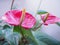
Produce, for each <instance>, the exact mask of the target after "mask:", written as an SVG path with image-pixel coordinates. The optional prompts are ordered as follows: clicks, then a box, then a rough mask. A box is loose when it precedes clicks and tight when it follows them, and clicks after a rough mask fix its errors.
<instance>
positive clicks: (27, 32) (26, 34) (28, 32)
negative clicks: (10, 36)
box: [14, 26, 38, 45]
mask: <svg viewBox="0 0 60 45" xmlns="http://www.w3.org/2000/svg"><path fill="white" fill-rule="evenodd" d="M14 32H18V33H20V34H21V33H22V34H23V35H24V37H25V38H26V39H27V38H29V39H31V40H32V42H33V43H34V44H36V45H38V43H37V41H36V40H35V37H34V36H33V34H32V32H31V30H26V29H24V28H22V27H19V26H15V27H14ZM29 39H28V41H29Z"/></svg>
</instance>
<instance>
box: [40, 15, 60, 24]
mask: <svg viewBox="0 0 60 45" xmlns="http://www.w3.org/2000/svg"><path fill="white" fill-rule="evenodd" d="M45 17H46V14H42V15H41V18H42V21H43V24H44V25H48V24H54V23H57V22H60V18H58V17H56V16H54V15H52V14H48V16H47V18H46V20H45V21H44V19H45Z"/></svg>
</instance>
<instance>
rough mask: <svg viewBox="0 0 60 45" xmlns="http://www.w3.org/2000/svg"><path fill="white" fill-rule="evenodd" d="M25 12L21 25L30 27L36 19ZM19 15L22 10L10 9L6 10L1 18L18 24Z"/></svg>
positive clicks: (12, 23)
mask: <svg viewBox="0 0 60 45" xmlns="http://www.w3.org/2000/svg"><path fill="white" fill-rule="evenodd" d="M25 14H26V15H25V18H24V20H23V22H22V24H21V26H22V27H24V28H32V27H33V26H34V25H35V23H36V19H35V18H34V17H33V16H32V15H31V14H29V13H28V12H26V13H25ZM21 15H22V11H19V10H10V11H8V12H6V13H5V15H4V16H2V18H3V19H4V21H6V22H7V23H9V24H11V25H20V18H21Z"/></svg>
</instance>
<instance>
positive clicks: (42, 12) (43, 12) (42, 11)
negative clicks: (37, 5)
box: [37, 10, 48, 15]
mask: <svg viewBox="0 0 60 45" xmlns="http://www.w3.org/2000/svg"><path fill="white" fill-rule="evenodd" d="M46 13H48V12H46V11H44V10H38V12H37V14H39V15H41V14H46Z"/></svg>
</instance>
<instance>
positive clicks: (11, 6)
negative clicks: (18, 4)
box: [10, 0, 15, 10]
mask: <svg viewBox="0 0 60 45" xmlns="http://www.w3.org/2000/svg"><path fill="white" fill-rule="evenodd" d="M14 1H15V0H12V3H11V8H10V10H12V8H13V4H14Z"/></svg>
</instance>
